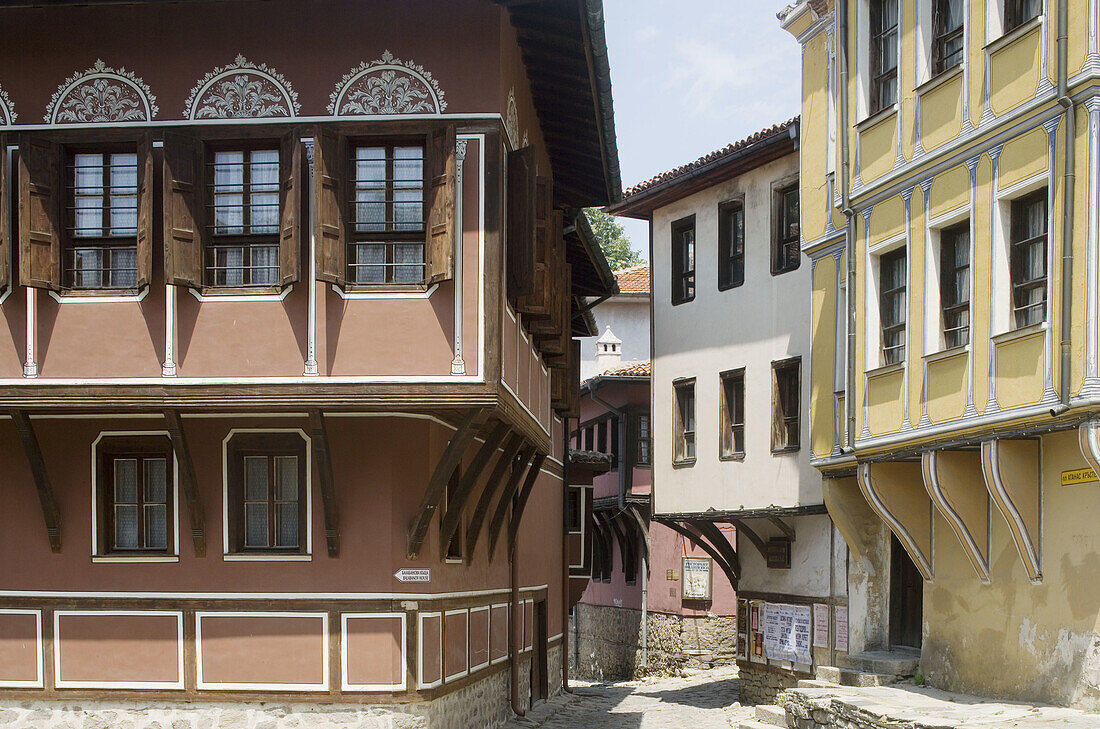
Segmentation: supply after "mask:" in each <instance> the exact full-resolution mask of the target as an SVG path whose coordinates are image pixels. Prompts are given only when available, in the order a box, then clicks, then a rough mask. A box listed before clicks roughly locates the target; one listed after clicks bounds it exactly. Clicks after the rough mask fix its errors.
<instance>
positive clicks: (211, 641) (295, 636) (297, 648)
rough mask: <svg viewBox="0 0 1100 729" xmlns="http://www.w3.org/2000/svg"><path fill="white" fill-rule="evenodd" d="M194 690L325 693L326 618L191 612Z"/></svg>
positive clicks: (322, 614)
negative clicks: (193, 626)
mask: <svg viewBox="0 0 1100 729" xmlns="http://www.w3.org/2000/svg"><path fill="white" fill-rule="evenodd" d="M195 623H196V626H195V639H196V640H195V642H196V646H197V648H196V656H197V660H198V687H199V688H200V689H213V690H238V691H240V690H244V691H327V690H328V663H329V661H328V614H327V613H299V612H200V613H196V614H195Z"/></svg>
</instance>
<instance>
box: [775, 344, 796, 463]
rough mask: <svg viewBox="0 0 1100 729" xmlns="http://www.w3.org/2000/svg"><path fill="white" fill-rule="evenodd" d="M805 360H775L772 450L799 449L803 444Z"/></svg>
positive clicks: (794, 358)
mask: <svg viewBox="0 0 1100 729" xmlns="http://www.w3.org/2000/svg"><path fill="white" fill-rule="evenodd" d="M801 392H802V360H801V358H799V357H792V358H791V359H785V360H781V361H779V362H772V452H773V453H781V452H785V451H797V450H798V449H799V447H800V445H801V428H802V426H801V423H802V416H801Z"/></svg>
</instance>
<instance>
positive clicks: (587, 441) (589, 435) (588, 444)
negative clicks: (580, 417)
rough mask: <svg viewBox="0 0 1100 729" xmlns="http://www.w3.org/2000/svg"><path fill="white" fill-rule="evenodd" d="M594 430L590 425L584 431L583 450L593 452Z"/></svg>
mask: <svg viewBox="0 0 1100 729" xmlns="http://www.w3.org/2000/svg"><path fill="white" fill-rule="evenodd" d="M595 435H596V430H595V428H593V427H592V426H591V425H589V426H588V427H587V428H585V429H584V450H586V451H591V450H595Z"/></svg>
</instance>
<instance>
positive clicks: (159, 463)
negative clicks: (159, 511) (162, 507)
mask: <svg viewBox="0 0 1100 729" xmlns="http://www.w3.org/2000/svg"><path fill="white" fill-rule="evenodd" d="M167 501H168V461H167V460H166V459H164V458H146V459H145V503H158V504H162V503H166V502H167Z"/></svg>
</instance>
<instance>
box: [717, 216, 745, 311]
mask: <svg viewBox="0 0 1100 729" xmlns="http://www.w3.org/2000/svg"><path fill="white" fill-rule="evenodd" d="M743 283H745V203H744V201H743V200H733V201H730V202H727V203H723V204H721V205H719V206H718V289H719V290H720V291H725V290H726V289H732V288H733V287H735V286H740V285H741V284H743Z"/></svg>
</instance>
